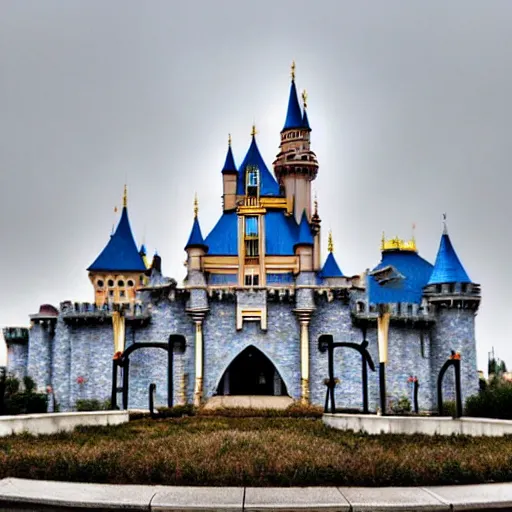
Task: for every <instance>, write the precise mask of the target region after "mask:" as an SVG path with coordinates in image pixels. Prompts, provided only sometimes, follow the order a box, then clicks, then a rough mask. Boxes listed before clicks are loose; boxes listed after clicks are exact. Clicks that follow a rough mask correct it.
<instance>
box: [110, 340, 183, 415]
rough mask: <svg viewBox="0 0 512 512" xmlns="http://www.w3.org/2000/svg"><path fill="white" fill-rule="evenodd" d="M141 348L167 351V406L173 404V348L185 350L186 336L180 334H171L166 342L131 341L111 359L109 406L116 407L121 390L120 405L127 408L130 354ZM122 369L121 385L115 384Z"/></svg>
mask: <svg viewBox="0 0 512 512" xmlns="http://www.w3.org/2000/svg"><path fill="white" fill-rule="evenodd" d="M141 348H160V349H163V350H166V351H167V354H168V359H167V360H168V364H167V406H168V407H172V406H173V392H174V389H173V375H174V350H175V349H178V350H179V351H181V352H184V351H185V348H186V338H185V336H183V335H182V334H171V335H170V336H169V342H168V343H161V342H156V341H155V342H144V343H132V344H131V345H130V346H129V347H128V348H127V349H126V350H125V351H124V352H123V353H122V354H121V355H120V356H119V357H118V358H115V359H113V361H112V395H111V408H112V409H114V410H115V409H117V408H118V407H117V393H118V392H119V391H121V392H122V397H123V398H122V400H123V403H122V407H123V409H128V385H129V379H130V355H131V354H132V353H133V352H135V351H136V350H138V349H141ZM120 368H122V369H123V382H122V385H121V387H118V386H117V376H118V371H119V369H120Z"/></svg>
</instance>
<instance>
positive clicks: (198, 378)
mask: <svg viewBox="0 0 512 512" xmlns="http://www.w3.org/2000/svg"><path fill="white" fill-rule="evenodd" d="M205 314H206V312H205V311H190V315H191V316H192V319H193V320H194V323H195V325H196V333H195V382H194V405H195V406H196V407H199V406H200V405H201V401H202V399H203V320H204V317H205Z"/></svg>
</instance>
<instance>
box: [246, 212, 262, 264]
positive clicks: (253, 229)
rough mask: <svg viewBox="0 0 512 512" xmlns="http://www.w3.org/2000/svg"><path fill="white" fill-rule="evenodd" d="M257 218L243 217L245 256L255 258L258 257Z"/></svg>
mask: <svg viewBox="0 0 512 512" xmlns="http://www.w3.org/2000/svg"><path fill="white" fill-rule="evenodd" d="M258 232H259V231H258V217H257V216H248V217H245V256H246V257H248V258H255V257H258V256H259V236H258Z"/></svg>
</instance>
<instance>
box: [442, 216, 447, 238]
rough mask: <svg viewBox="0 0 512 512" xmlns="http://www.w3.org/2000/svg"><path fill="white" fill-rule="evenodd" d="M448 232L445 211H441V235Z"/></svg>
mask: <svg viewBox="0 0 512 512" xmlns="http://www.w3.org/2000/svg"><path fill="white" fill-rule="evenodd" d="M447 234H448V227H447V225H446V213H443V235H447Z"/></svg>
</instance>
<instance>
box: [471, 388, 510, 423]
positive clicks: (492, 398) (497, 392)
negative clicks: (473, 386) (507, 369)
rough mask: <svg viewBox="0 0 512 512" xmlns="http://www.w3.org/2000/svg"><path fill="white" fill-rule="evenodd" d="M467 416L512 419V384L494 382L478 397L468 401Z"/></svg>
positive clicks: (475, 396) (474, 396)
mask: <svg viewBox="0 0 512 512" xmlns="http://www.w3.org/2000/svg"><path fill="white" fill-rule="evenodd" d="M465 414H466V416H476V417H480V418H497V419H503V420H510V419H512V384H510V383H508V382H499V383H498V382H493V383H492V384H491V385H489V386H487V388H486V389H485V390H483V391H481V392H480V393H479V394H478V395H473V396H470V397H469V398H468V399H467V401H466V408H465Z"/></svg>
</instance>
